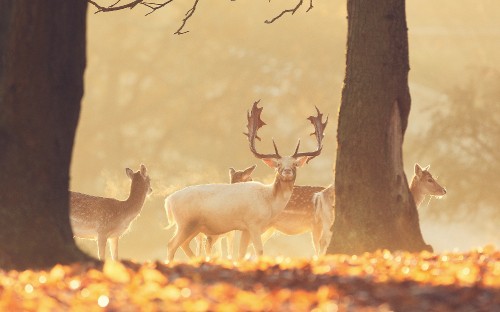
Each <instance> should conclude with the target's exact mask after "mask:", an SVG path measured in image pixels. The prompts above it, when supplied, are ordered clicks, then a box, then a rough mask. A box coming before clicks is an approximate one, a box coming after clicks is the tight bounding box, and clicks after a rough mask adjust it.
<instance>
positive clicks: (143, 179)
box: [125, 164, 153, 195]
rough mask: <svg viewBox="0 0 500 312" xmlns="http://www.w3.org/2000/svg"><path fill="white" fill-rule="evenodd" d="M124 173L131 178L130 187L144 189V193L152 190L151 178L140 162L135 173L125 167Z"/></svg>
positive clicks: (147, 193) (149, 192)
mask: <svg viewBox="0 0 500 312" xmlns="http://www.w3.org/2000/svg"><path fill="white" fill-rule="evenodd" d="M125 173H126V174H127V176H128V177H129V178H130V180H132V188H134V189H135V188H137V189H140V190H144V191H145V194H146V195H149V194H151V192H152V191H153V190H152V189H151V180H150V178H149V175H148V170H147V169H146V166H144V165H143V164H141V168H140V170H139V171H137V172H135V173H134V171H133V170H132V169H130V168H126V169H125Z"/></svg>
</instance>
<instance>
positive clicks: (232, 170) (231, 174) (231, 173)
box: [229, 167, 236, 177]
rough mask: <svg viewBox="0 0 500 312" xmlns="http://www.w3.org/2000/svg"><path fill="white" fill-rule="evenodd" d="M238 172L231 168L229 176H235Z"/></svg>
mask: <svg viewBox="0 0 500 312" xmlns="http://www.w3.org/2000/svg"><path fill="white" fill-rule="evenodd" d="M235 172H236V170H234V168H233V167H231V168H229V176H231V177H232V176H233V174H235Z"/></svg>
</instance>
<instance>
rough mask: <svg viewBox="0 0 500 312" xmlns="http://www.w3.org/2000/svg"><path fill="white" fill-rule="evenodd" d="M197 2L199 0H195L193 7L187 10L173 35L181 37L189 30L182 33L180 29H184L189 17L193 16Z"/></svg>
mask: <svg viewBox="0 0 500 312" xmlns="http://www.w3.org/2000/svg"><path fill="white" fill-rule="evenodd" d="M198 1H199V0H195V1H194V3H193V6H192V7H191V9H189V10H188V11H187V12H186V17H184V19H182V25H181V27H179V29H177V31H176V32H175V33H174V34H175V35H183V34H185V33H188V32H189V30H186V31H182V29H183V28H184V26H185V25H186V22H187V21H188V20H189V19H190V18H191V16H193V14H194V11H195V10H196V6H197V5H198Z"/></svg>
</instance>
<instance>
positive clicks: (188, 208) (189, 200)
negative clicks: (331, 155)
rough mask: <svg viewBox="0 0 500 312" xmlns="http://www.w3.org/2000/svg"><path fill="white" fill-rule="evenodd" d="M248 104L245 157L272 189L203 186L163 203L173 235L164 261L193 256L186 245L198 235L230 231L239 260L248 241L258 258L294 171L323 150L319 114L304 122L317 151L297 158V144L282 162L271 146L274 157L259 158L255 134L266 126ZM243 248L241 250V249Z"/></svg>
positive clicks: (248, 185)
mask: <svg viewBox="0 0 500 312" xmlns="http://www.w3.org/2000/svg"><path fill="white" fill-rule="evenodd" d="M258 103H259V102H255V103H254V104H253V107H252V110H251V112H249V113H248V117H247V118H248V125H247V128H248V133H246V136H247V138H248V141H249V145H250V151H251V152H252V153H253V155H254V156H255V157H257V158H259V159H261V160H262V161H263V162H264V163H265V164H266V165H268V166H269V167H271V168H273V169H275V170H276V175H275V178H274V181H273V182H272V183H271V184H268V185H266V184H262V183H260V182H246V183H236V184H206V185H195V186H189V187H186V188H184V189H182V190H180V191H177V192H175V193H173V194H171V195H170V196H168V197H167V198H166V199H165V208H166V210H167V215H168V216H169V221H173V220H175V222H176V224H177V230H176V233H175V235H174V237H173V238H172V239H171V240H170V241H169V242H168V260H172V259H173V258H174V255H175V252H176V250H177V249H178V248H179V247H181V248H182V249H183V250H184V252H186V254H187V255H188V256H189V257H193V256H194V253H193V252H192V250H191V248H190V247H189V241H190V240H191V239H192V238H193V237H195V236H196V235H197V234H198V233H200V232H201V233H204V234H206V235H219V234H223V233H227V232H229V231H233V230H241V231H242V236H241V242H240V253H239V256H240V258H241V257H244V255H245V253H246V246H247V245H248V243H249V240H251V241H252V243H253V245H254V248H255V253H256V254H257V255H259V256H260V255H262V254H263V248H262V240H261V233H262V232H263V230H264V229H266V228H267V227H268V226H269V225H270V224H271V223H272V221H273V219H274V218H275V217H276V216H277V215H279V214H280V213H281V212H282V211H283V210H284V209H285V206H286V204H287V202H288V200H289V199H290V196H291V194H292V189H293V185H294V183H295V178H296V171H297V168H299V167H302V166H303V165H304V164H306V163H308V162H309V161H310V160H311V159H313V158H314V157H316V156H318V155H320V153H321V150H322V139H323V130H324V127H325V126H326V122H325V123H323V122H322V121H321V118H322V114H321V113H320V112H319V110H317V112H318V116H316V117H315V116H311V117H309V118H308V119H309V121H311V123H312V124H313V125H314V128H315V132H314V133H313V135H315V137H316V140H317V148H316V150H315V151H312V152H300V153H299V147H300V140H299V143H298V144H297V147H296V149H295V153H294V154H293V155H291V156H281V155H280V154H279V152H278V148H277V146H276V143H275V142H274V140H273V146H274V151H275V153H273V154H261V153H259V152H257V149H256V147H255V139H258V140H260V138H259V137H258V136H257V131H258V130H259V128H261V127H262V126H264V125H265V123H264V122H263V121H262V120H261V118H260V115H261V112H262V108H259V107H258V106H257V104H258ZM242 246H245V247H244V248H242Z"/></svg>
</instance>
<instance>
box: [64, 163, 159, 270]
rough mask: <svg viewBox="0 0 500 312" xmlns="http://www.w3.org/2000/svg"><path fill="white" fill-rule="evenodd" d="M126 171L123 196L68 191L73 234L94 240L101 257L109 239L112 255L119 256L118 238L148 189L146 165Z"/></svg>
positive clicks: (128, 224) (130, 220)
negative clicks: (127, 186) (127, 183)
mask: <svg viewBox="0 0 500 312" xmlns="http://www.w3.org/2000/svg"><path fill="white" fill-rule="evenodd" d="M125 173H126V174H127V176H128V177H129V178H130V180H132V183H131V186H130V194H129V196H128V198H127V199H126V200H118V199H114V198H106V197H98V196H92V195H87V194H82V193H77V192H70V221H71V227H72V229H73V235H74V236H75V237H78V238H87V239H94V240H97V256H98V257H99V259H101V260H103V259H104V255H105V251H106V243H107V242H108V241H109V246H110V252H111V258H112V259H113V260H116V259H118V239H119V238H120V237H121V236H122V235H123V234H124V233H125V232H127V230H128V229H129V228H130V224H131V223H132V221H134V220H135V219H136V218H137V217H138V216H139V214H140V213H141V210H142V206H143V205H144V201H145V199H146V196H147V195H149V194H150V193H151V192H152V190H151V185H150V179H149V175H148V172H147V169H146V166H144V165H142V164H141V166H140V170H139V171H137V172H133V171H132V169H129V168H126V169H125Z"/></svg>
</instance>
